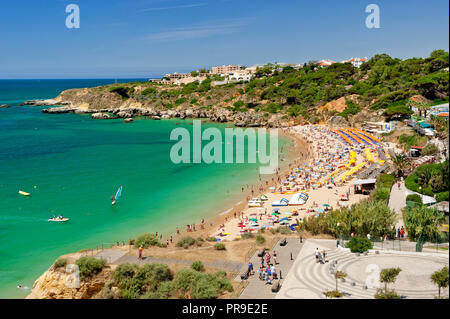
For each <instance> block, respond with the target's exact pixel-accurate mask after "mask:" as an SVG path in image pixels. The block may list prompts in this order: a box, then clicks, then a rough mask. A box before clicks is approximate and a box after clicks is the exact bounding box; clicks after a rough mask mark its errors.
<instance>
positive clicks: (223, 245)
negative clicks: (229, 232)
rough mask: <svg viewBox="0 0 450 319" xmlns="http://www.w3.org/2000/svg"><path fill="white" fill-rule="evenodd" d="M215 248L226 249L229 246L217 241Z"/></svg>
mask: <svg viewBox="0 0 450 319" xmlns="http://www.w3.org/2000/svg"><path fill="white" fill-rule="evenodd" d="M214 249H215V250H226V249H227V248H226V247H225V244H222V243H217V244H215V245H214Z"/></svg>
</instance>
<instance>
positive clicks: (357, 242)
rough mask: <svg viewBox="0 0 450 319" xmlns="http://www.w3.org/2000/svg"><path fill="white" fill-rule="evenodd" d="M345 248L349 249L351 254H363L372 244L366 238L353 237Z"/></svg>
mask: <svg viewBox="0 0 450 319" xmlns="http://www.w3.org/2000/svg"><path fill="white" fill-rule="evenodd" d="M347 248H350V251H351V252H352V253H363V252H365V251H368V250H369V249H372V242H371V241H370V240H369V239H368V238H366V237H353V238H352V239H350V241H349V242H348V243H347Z"/></svg>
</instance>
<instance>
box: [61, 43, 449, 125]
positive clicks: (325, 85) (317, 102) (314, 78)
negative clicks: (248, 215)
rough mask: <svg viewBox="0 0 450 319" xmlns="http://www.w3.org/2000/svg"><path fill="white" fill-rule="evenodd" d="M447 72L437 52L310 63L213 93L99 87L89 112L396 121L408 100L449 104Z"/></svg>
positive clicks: (270, 70) (75, 93) (269, 69)
mask: <svg viewBox="0 0 450 319" xmlns="http://www.w3.org/2000/svg"><path fill="white" fill-rule="evenodd" d="M448 67H449V53H448V52H446V51H444V50H435V51H433V52H432V53H431V54H430V56H429V57H428V58H410V59H406V60H400V59H396V58H392V57H390V56H389V55H387V54H378V55H375V56H374V57H373V58H371V59H370V60H369V61H367V62H366V63H364V64H363V65H362V66H361V67H360V68H355V67H353V66H352V64H350V63H335V64H333V65H331V66H328V67H320V66H318V65H317V64H315V63H313V62H310V63H307V64H304V65H303V66H302V67H301V68H299V69H294V68H293V67H290V66H287V67H284V68H279V67H278V66H276V65H271V64H268V65H266V66H264V67H262V68H259V69H258V70H257V72H256V77H255V78H254V79H252V80H251V81H250V82H247V83H229V84H225V85H220V86H214V85H213V81H214V78H213V77H210V78H208V79H207V80H205V81H203V82H202V83H199V82H193V83H189V84H186V85H181V86H177V85H167V84H154V83H150V82H147V81H144V82H132V83H126V84H120V85H117V84H116V85H109V86H104V87H97V88H93V89H89V90H90V92H91V93H94V95H95V94H97V95H98V94H103V95H102V96H105V94H106V96H109V97H110V99H105V98H99V97H97V98H96V99H95V100H96V101H95V102H93V101H90V102H89V101H88V104H89V105H90V107H92V108H102V107H103V108H106V107H110V106H111V102H112V101H114V103H116V105H119V104H120V103H127V105H130V104H138V105H139V106H140V107H144V108H145V107H149V108H154V109H159V110H171V109H173V110H180V109H184V110H185V109H189V108H190V109H199V110H211V109H224V110H227V111H228V112H232V113H233V114H245V113H250V112H252V113H254V114H259V115H260V116H261V118H264V117H265V118H269V117H271V116H272V115H274V114H276V115H278V116H282V118H283V119H284V120H294V121H295V122H300V123H301V122H311V123H318V122H322V121H325V120H327V119H328V118H330V117H332V116H336V115H340V116H341V117H342V118H344V119H346V120H349V119H350V118H351V117H353V116H356V115H357V114H358V113H360V112H363V111H364V112H366V113H365V114H377V115H378V116H384V117H386V118H388V119H396V118H402V117H404V116H408V115H409V114H411V110H410V107H409V106H408V100H409V98H411V97H412V96H417V95H420V96H421V98H425V99H426V100H428V101H430V103H433V101H436V102H442V101H448V88H449V87H448V83H449V73H448ZM61 96H63V98H64V99H65V100H69V101H70V100H73V99H75V100H77V99H78V100H77V102H78V104H80V103H82V102H85V100H89V97H88V95H86V94H80V91H79V90H68V91H65V92H63V93H62V94H61ZM83 99H84V100H83ZM337 99H342V101H343V103H344V104H343V105H341V107H340V108H339V110H337V109H328V108H325V109H323V110H320V107H321V106H324V105H325V104H327V103H328V102H331V101H335V100H337ZM91 100H92V99H91ZM108 100H109V102H108V103H107V102H106V101H108ZM99 101H102V102H101V103H100V102H99ZM113 105H114V104H113ZM362 118H364V119H366V116H365V115H364V116H362Z"/></svg>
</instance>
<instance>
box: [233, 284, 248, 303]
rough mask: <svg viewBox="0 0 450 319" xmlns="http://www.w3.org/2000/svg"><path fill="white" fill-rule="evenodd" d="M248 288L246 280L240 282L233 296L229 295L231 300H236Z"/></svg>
mask: <svg viewBox="0 0 450 319" xmlns="http://www.w3.org/2000/svg"><path fill="white" fill-rule="evenodd" d="M247 286H248V281H247V280H242V281H241V282H240V283H239V285H238V286H237V288H236V289H235V290H234V291H233V294H232V295H231V299H237V298H239V296H240V295H241V294H242V292H243V291H244V289H245V288H247Z"/></svg>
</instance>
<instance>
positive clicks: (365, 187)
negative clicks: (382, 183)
mask: <svg viewBox="0 0 450 319" xmlns="http://www.w3.org/2000/svg"><path fill="white" fill-rule="evenodd" d="M376 183H377V180H376V179H375V178H370V179H358V180H357V181H354V182H353V187H354V192H355V194H363V195H369V194H370V192H372V191H373V190H374V189H375V184H376Z"/></svg>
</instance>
